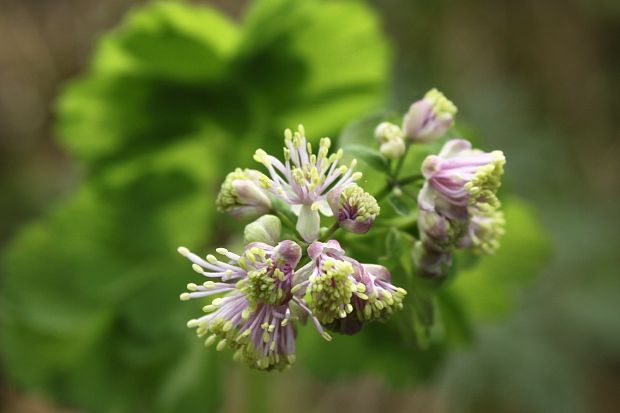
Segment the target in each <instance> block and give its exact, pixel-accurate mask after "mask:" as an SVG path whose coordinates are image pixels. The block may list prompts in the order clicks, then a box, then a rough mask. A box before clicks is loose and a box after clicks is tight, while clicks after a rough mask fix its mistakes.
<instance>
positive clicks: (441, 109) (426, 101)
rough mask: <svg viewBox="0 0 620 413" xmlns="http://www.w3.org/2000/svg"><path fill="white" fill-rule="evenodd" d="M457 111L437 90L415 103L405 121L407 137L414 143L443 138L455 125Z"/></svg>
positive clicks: (404, 129) (404, 128)
mask: <svg viewBox="0 0 620 413" xmlns="http://www.w3.org/2000/svg"><path fill="white" fill-rule="evenodd" d="M456 112H457V109H456V106H454V104H453V103H452V102H450V101H449V100H448V99H447V98H446V97H445V96H444V95H443V94H442V93H441V92H439V91H438V90H437V89H432V90H430V91H429V92H428V93H426V95H424V98H423V99H421V100H418V101H417V102H414V103H413V104H412V105H411V107H410V108H409V111H408V112H407V114H405V117H404V119H403V131H404V132H405V136H406V137H407V138H409V139H411V140H412V141H414V142H419V143H428V142H432V141H434V140H436V139H438V138H440V137H442V136H443V135H444V134H445V133H446V132H447V131H448V129H450V127H451V126H452V124H453V123H454V115H456Z"/></svg>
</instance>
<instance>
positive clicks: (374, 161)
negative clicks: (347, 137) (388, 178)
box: [343, 145, 390, 174]
mask: <svg viewBox="0 0 620 413" xmlns="http://www.w3.org/2000/svg"><path fill="white" fill-rule="evenodd" d="M343 149H344V150H345V151H346V152H347V154H348V155H351V156H353V157H355V158H358V159H361V160H362V161H363V162H365V163H366V165H368V166H370V167H371V168H374V169H376V170H377V171H380V172H383V173H385V174H388V173H389V172H390V169H389V164H388V161H387V159H385V157H384V156H383V155H381V153H379V151H377V150H375V149H372V148H368V147H364V146H359V145H349V146H345V147H344V148H343Z"/></svg>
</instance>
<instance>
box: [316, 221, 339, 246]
mask: <svg viewBox="0 0 620 413" xmlns="http://www.w3.org/2000/svg"><path fill="white" fill-rule="evenodd" d="M339 228H340V225H338V222H334V224H333V225H332V226H331V227H329V229H328V230H327V232H325V234H323V236H322V237H321V239H320V241H321V242H325V241H327V240H328V239H330V238H331V237H332V235H334V233H336V231H338V229H339Z"/></svg>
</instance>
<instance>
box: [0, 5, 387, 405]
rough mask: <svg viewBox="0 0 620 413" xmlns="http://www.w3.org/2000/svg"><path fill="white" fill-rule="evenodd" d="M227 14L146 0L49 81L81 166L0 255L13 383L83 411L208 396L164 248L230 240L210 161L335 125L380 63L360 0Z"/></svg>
mask: <svg viewBox="0 0 620 413" xmlns="http://www.w3.org/2000/svg"><path fill="white" fill-rule="evenodd" d="M244 22H245V23H244V26H237V25H236V24H235V23H232V22H231V21H230V20H229V19H228V18H226V17H224V16H223V15H221V14H220V13H218V12H216V11H215V10H213V9H211V8H208V7H197V6H188V5H184V4H182V3H179V2H156V3H150V4H149V5H147V6H145V7H142V8H139V9H136V10H135V11H134V12H132V13H131V14H130V15H129V16H128V17H127V18H126V19H125V20H124V21H123V23H122V24H121V25H120V27H119V28H118V29H115V30H114V31H113V32H111V33H110V34H107V35H105V36H104V37H103V38H102V39H101V41H100V42H99V47H98V48H97V50H96V52H95V55H94V57H93V60H92V63H91V65H90V68H89V70H88V72H87V73H85V74H84V75H83V76H82V77H81V78H79V79H77V80H75V81H72V82H71V83H70V84H69V85H68V86H67V87H66V88H65V90H64V91H63V93H62V94H61V96H60V99H59V101H58V103H57V105H56V108H55V109H56V113H57V118H58V121H57V124H56V133H57V135H58V136H60V142H61V144H62V147H63V148H64V149H65V150H66V151H67V152H69V154H70V155H72V156H73V157H74V158H75V159H76V160H78V161H79V162H81V170H82V177H83V179H82V182H81V183H80V185H79V186H78V187H77V188H76V190H75V193H74V194H72V195H71V196H70V197H68V198H67V199H66V200H64V201H63V202H61V203H59V204H58V205H56V206H54V208H53V209H52V210H51V211H50V212H49V214H48V215H47V216H45V217H43V218H41V219H40V220H38V221H36V222H34V223H32V224H31V225H29V226H28V227H26V228H25V229H24V230H23V231H22V232H21V233H20V234H19V235H18V236H17V237H16V239H15V241H14V242H13V243H12V244H11V245H10V246H9V248H8V249H7V253H6V256H5V257H4V258H5V259H4V260H3V263H2V265H3V268H2V270H3V273H5V274H6V276H4V277H3V278H2V288H0V311H2V314H3V319H2V334H1V335H0V344H1V345H0V352H1V355H2V362H3V368H6V374H7V376H8V377H9V378H10V380H11V381H12V382H15V383H16V384H17V385H19V386H20V387H22V388H24V389H27V390H32V389H35V390H37V391H40V392H43V393H45V394H47V395H48V396H49V397H52V398H53V399H55V400H57V401H58V402H59V403H63V404H69V405H71V406H76V407H79V408H81V409H84V410H88V411H93V412H98V411H106V412H107V411H115V412H134V411H153V412H159V411H213V410H216V409H217V406H218V404H219V401H220V400H221V397H220V396H221V392H220V390H219V389H218V386H216V385H213V383H212V381H213V380H212V378H213V377H217V376H219V374H218V371H217V369H218V364H219V362H217V361H216V360H217V357H214V356H213V355H212V353H210V352H209V351H205V350H201V348H202V347H203V346H202V343H201V342H200V341H199V340H196V339H195V337H193V334H192V333H191V332H189V331H187V329H186V327H185V323H186V320H188V319H190V318H193V317H194V316H195V314H197V313H199V312H200V308H201V307H202V305H204V303H200V302H192V303H180V302H179V301H178V293H179V292H181V291H182V290H183V288H184V286H185V284H186V283H187V282H188V281H193V279H192V277H196V275H195V274H193V273H192V271H191V270H190V269H189V266H187V265H186V263H185V262H184V260H182V258H181V257H179V256H178V254H176V251H175V250H176V248H177V247H178V246H179V245H186V246H187V247H189V248H191V249H194V250H196V251H197V252H202V253H206V252H207V251H206V250H207V248H206V246H209V247H215V246H223V245H225V244H226V243H228V242H235V239H233V238H232V237H231V236H230V234H232V233H234V232H233V231H231V228H236V229H239V224H237V223H234V222H232V221H231V220H230V219H229V218H228V217H226V216H217V215H216V212H215V207H214V199H215V195H216V194H217V190H218V187H219V184H220V183H221V181H222V179H223V177H224V176H225V174H226V172H228V171H227V170H228V169H230V168H232V167H234V166H237V165H238V166H246V165H249V164H250V162H251V154H252V152H253V151H254V150H255V149H256V148H257V147H261V146H262V147H263V148H264V149H265V150H269V151H274V150H278V151H279V150H281V146H282V140H281V139H277V138H274V137H276V136H279V135H280V134H281V133H282V130H283V128H284V127H291V126H293V127H294V126H295V125H297V124H298V123H304V124H306V126H307V130H308V133H309V136H310V137H311V138H315V137H316V138H318V137H320V136H321V135H324V134H334V133H336V132H337V131H338V130H339V129H340V128H341V127H342V126H343V124H344V123H345V122H346V121H347V120H348V119H350V118H353V117H356V116H359V115H360V114H361V113H363V112H365V111H367V110H369V109H370V108H372V107H376V106H378V105H379V104H380V103H381V100H382V98H383V95H384V91H385V85H386V75H387V59H386V56H387V47H386V44H385V40H384V39H383V37H382V36H381V35H380V34H379V33H380V30H379V24H378V20H377V18H376V17H375V16H374V14H373V13H372V11H371V10H370V9H369V8H367V7H366V6H364V5H363V4H360V3H357V2H349V1H338V2H322V1H318V0H308V1H303V2H300V1H297V0H274V1H272V0H261V1H257V2H255V3H254V6H253V11H252V12H251V13H250V15H249V16H248V17H247V18H246V19H245V20H244ZM343 22H346V24H343ZM334 33H337V34H338V35H337V36H334V35H333V34H334ZM317 44H322V45H323V46H322V47H320V48H317V47H316V45H317ZM241 159H243V161H240V160H241ZM242 162H244V163H242ZM226 357H227V358H228V357H229V355H226ZM119 371H121V372H123V374H121V375H119V374H118V372H119Z"/></svg>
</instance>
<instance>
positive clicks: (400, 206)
mask: <svg viewBox="0 0 620 413" xmlns="http://www.w3.org/2000/svg"><path fill="white" fill-rule="evenodd" d="M387 200H388V203H389V204H390V206H391V207H392V208H394V211H395V212H396V213H397V214H398V215H401V216H407V215H409V214H410V213H411V208H410V207H409V205H407V203H406V202H405V200H404V199H403V197H402V196H398V195H395V194H392V195H390V196H388V199H387Z"/></svg>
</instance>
